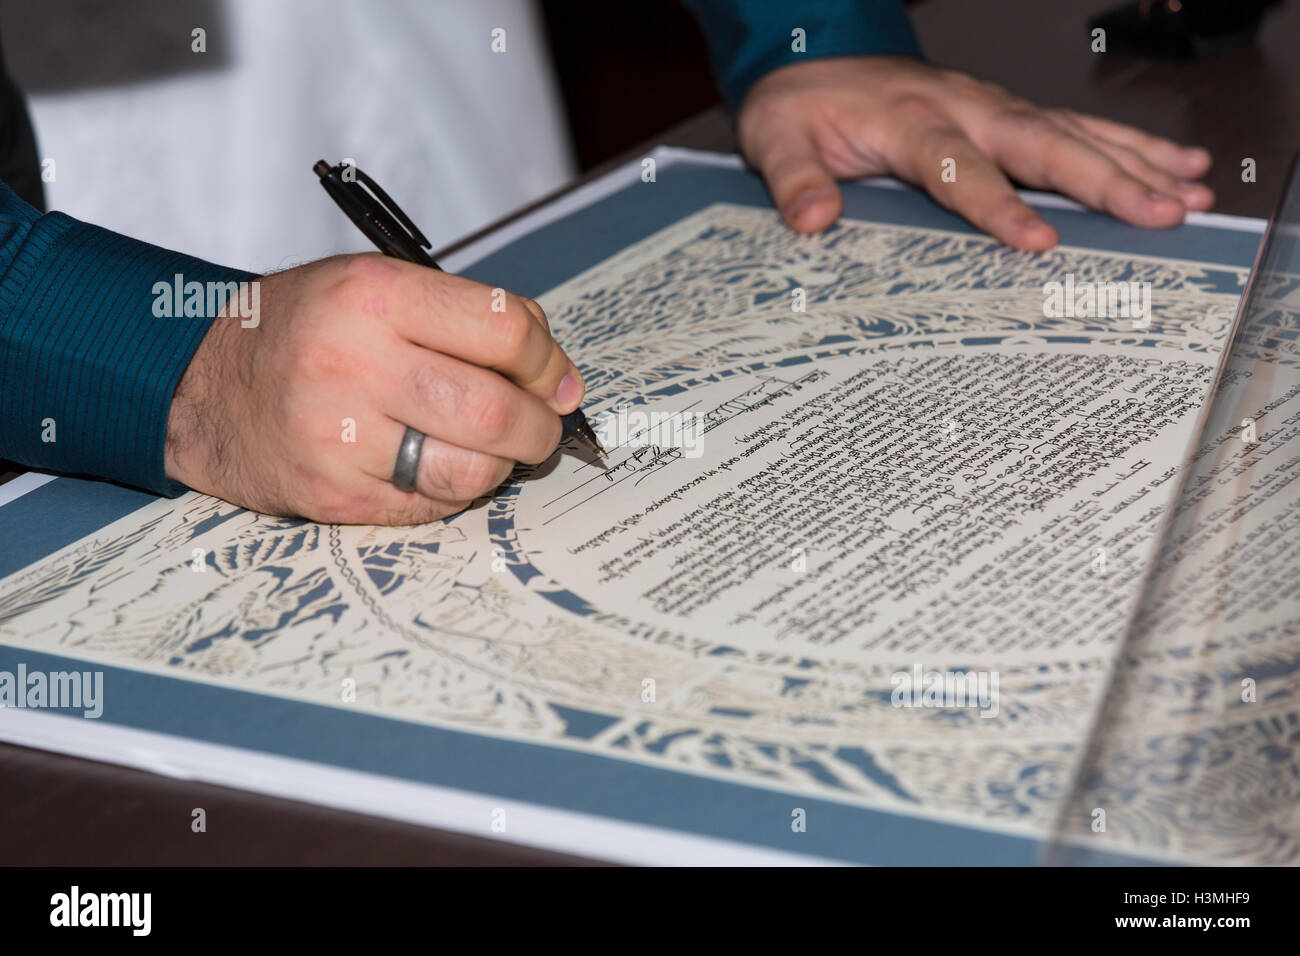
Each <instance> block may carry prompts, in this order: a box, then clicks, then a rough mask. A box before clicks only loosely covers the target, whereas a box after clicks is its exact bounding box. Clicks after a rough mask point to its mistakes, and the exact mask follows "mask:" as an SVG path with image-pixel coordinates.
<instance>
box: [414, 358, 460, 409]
mask: <svg viewBox="0 0 1300 956" xmlns="http://www.w3.org/2000/svg"><path fill="white" fill-rule="evenodd" d="M411 391H412V393H413V395H414V398H415V401H416V402H417V403H418V404H419V406H420V407H422V408H429V409H447V408H455V407H456V406H457V405H459V404H460V401H461V399H462V397H463V395H464V391H465V389H464V386H463V384H462V383H461V382H460V381H459V380H458V379H457V378H456V377H455V376H454V375H448V374H447V373H446V372H445V371H444V370H443V369H441V368H439V367H438V366H436V365H429V364H421V365H417V366H415V368H413V369H412V370H411Z"/></svg>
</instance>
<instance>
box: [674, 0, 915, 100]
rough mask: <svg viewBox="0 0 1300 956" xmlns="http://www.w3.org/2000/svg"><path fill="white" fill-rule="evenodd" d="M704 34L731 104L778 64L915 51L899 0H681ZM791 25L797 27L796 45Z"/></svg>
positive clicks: (725, 94) (719, 84)
mask: <svg viewBox="0 0 1300 956" xmlns="http://www.w3.org/2000/svg"><path fill="white" fill-rule="evenodd" d="M683 2H684V3H685V4H686V6H687V7H689V8H690V10H691V12H692V13H694V14H695V18H696V19H697V20H699V21H700V26H701V27H702V28H703V30H704V35H705V38H706V39H707V40H708V42H709V53H710V58H711V59H712V61H713V72H714V75H715V76H716V77H717V80H718V87H719V88H720V89H721V90H722V95H723V97H724V98H725V99H726V101H727V105H728V106H730V107H731V108H732V109H735V108H736V107H738V106H739V105H740V101H741V100H742V99H744V98H745V94H746V93H747V92H749V88H750V87H751V86H753V85H754V83H755V82H757V81H758V79H759V78H760V77H761V76H763V75H764V74H765V73H770V72H771V71H772V70H775V69H776V68H777V67H778V66H785V65H787V64H790V63H798V62H800V61H801V60H808V59H814V58H816V57H826V56H859V55H862V54H895V55H901V56H917V57H919V56H920V55H921V47H920V45H919V44H918V43H917V42H916V34H915V33H913V32H912V25H911V23H909V22H908V19H907V12H906V11H905V10H904V9H903V3H902V0H816V2H815V3H790V2H789V0H683ZM795 30H802V31H803V34H802V40H803V46H804V49H803V51H799V50H798V49H796V48H795V47H796V37H795V35H794V31H795Z"/></svg>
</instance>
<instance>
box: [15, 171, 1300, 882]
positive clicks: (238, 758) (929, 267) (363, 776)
mask: <svg viewBox="0 0 1300 956" xmlns="http://www.w3.org/2000/svg"><path fill="white" fill-rule="evenodd" d="M1038 201H1039V202H1040V203H1041V204H1042V205H1043V207H1044V208H1043V214H1044V215H1045V216H1046V217H1047V218H1048V219H1049V220H1050V221H1051V222H1052V223H1053V224H1054V225H1055V226H1056V227H1057V228H1058V230H1059V231H1060V234H1061V237H1062V244H1061V245H1060V246H1059V247H1058V248H1056V249H1054V250H1052V251H1050V252H1048V253H1043V254H1038V255H1030V254H1026V253H1021V252H1016V251H1013V250H1010V249H1007V248H1005V247H1002V246H1000V245H999V244H998V243H997V242H995V241H994V240H992V239H989V238H987V237H984V236H982V235H979V234H977V233H975V232H974V231H972V230H971V229H970V228H969V227H967V226H966V225H965V224H963V223H961V222H960V221H959V220H957V219H955V218H953V217H951V216H949V215H948V214H946V213H944V212H942V211H940V210H939V209H938V208H937V207H935V206H934V204H933V203H932V202H930V201H929V200H928V199H926V198H925V197H924V196H922V195H920V194H918V193H915V192H913V191H911V190H907V189H901V188H898V187H897V186H896V185H894V184H889V183H868V184H862V185H856V186H852V187H850V188H849V189H848V191H847V198H846V212H845V217H844V219H843V220H842V221H841V222H840V223H839V224H838V225H837V226H835V227H834V228H833V229H831V230H829V231H828V232H826V233H825V234H823V235H820V236H816V237H799V236H796V235H795V234H793V233H792V232H790V231H789V230H788V229H787V228H786V227H785V226H784V225H783V224H782V223H781V221H780V220H779V218H778V217H777V215H776V213H775V212H774V211H773V210H772V208H771V207H770V204H769V202H768V200H767V198H766V196H765V194H764V192H763V189H762V187H761V184H760V183H759V182H758V180H757V179H755V178H754V177H753V176H752V175H750V174H749V173H747V172H745V171H744V170H742V169H741V168H740V166H739V164H738V163H734V162H732V161H731V160H729V159H725V158H722V157H716V156H711V155H707V154H688V153H683V152H681V151H672V150H660V151H658V152H656V153H655V154H653V155H652V156H650V157H648V158H647V159H646V161H644V162H640V163H636V164H633V166H631V167H629V168H627V169H623V170H620V171H617V172H615V173H612V174H610V176H608V177H606V178H604V179H602V180H599V181H597V182H595V183H593V184H590V185H589V186H587V187H585V188H584V189H582V190H580V191H578V192H577V193H575V194H572V195H570V196H569V197H568V198H566V199H564V200H562V201H561V202H560V203H558V204H555V205H553V206H552V207H550V208H548V209H544V210H542V211H541V212H538V213H534V214H533V215H531V216H530V217H529V218H527V219H525V220H523V221H522V222H520V223H517V224H515V225H513V226H511V227H509V228H508V229H507V230H504V231H502V232H500V233H498V234H496V235H493V236H489V237H488V238H487V239H486V240H482V241H480V242H479V243H478V244H476V245H475V246H471V247H469V248H468V249H466V250H465V251H464V252H463V253H461V254H460V255H459V256H457V257H455V258H453V259H450V260H448V261H447V262H446V265H447V267H448V268H450V269H455V270H456V271H460V272H462V273H464V274H466V275H468V276H470V277H471V278H475V279H480V280H482V281H485V282H488V283H490V284H493V285H501V286H506V287H508V288H511V289H513V290H514V291H517V292H520V293H523V294H528V295H533V296H535V297H537V298H538V299H539V300H540V301H541V303H542V305H543V306H544V307H545V308H546V310H547V313H548V314H549V316H550V319H551V324H552V327H553V329H554V330H555V333H556V335H557V337H558V338H559V340H560V342H561V344H562V345H563V346H564V347H565V349H566V350H567V351H568V352H569V354H570V355H572V356H573V357H574V358H575V360H576V361H578V362H579V363H580V365H581V366H582V368H583V372H584V375H585V376H586V380H587V382H588V385H589V395H588V400H587V405H586V409H587V413H588V416H589V418H590V419H591V420H592V422H593V425H594V426H595V427H596V428H597V430H598V431H599V432H600V434H601V436H602V438H603V439H604V443H605V445H606V447H608V448H610V450H611V453H610V457H609V459H608V461H607V462H605V463H604V465H602V464H600V463H598V462H596V461H594V460H593V459H592V458H591V457H590V456H589V455H588V454H587V453H585V452H584V451H583V450H582V449H580V448H576V447H574V448H561V449H560V451H559V452H557V453H556V455H554V456H553V457H552V458H551V459H550V460H549V461H547V462H545V463H544V464H543V465H541V466H537V467H527V468H524V467H521V468H519V469H517V470H516V473H515V474H514V475H513V476H512V477H511V479H510V480H509V481H508V482H507V483H506V484H505V485H504V486H503V487H501V488H500V489H499V490H498V493H497V494H496V495H495V496H494V497H492V498H490V499H485V500H483V501H481V502H477V503H476V504H475V505H474V506H473V507H472V508H470V509H469V510H467V511H466V512H463V513H461V514H459V515H456V516H454V517H452V518H448V519H447V520H445V521H441V522H437V523H434V524H430V525H426V526H422V527H412V528H396V529H390V528H373V527H348V526H326V525H318V524H312V523H308V522H303V521H298V520H287V519H283V518H271V517H266V516H262V515H258V514H254V513H250V512H248V511H244V510H242V509H240V508H236V507H233V506H231V505H228V504H225V503H223V502H221V501H218V500H215V499H213V498H209V497H205V496H202V495H197V494H189V495H186V496H184V497H182V498H179V499H177V500H161V499H153V498H151V497H149V496H146V495H142V494H138V493H135V492H131V491H127V490H124V489H119V488H115V487H113V486H110V485H105V484H103V483H95V482H87V481H79V480H73V479H67V478H58V479H54V480H46V479H45V477H44V476H40V477H38V476H31V475H29V476H24V477H23V478H20V479H19V480H18V481H17V482H14V483H12V484H11V486H7V487H0V495H3V497H0V500H6V499H8V500H7V503H6V504H4V506H3V507H0V536H2V537H3V548H2V549H0V552H2V553H0V693H3V691H4V687H5V686H8V687H9V689H10V691H9V696H8V697H7V698H5V699H4V700H3V701H0V702H3V703H5V704H6V705H7V706H6V709H4V710H0V737H2V738H4V739H7V740H11V741H16V742H21V743H26V744H29V745H35V746H42V747H48V748H51V749H56V750H62V751H66V752H70V753H75V754H82V755H86V756H91V757H96V758H98V759H108V760H114V761H119V762H123V763H129V764H133V765H137V766H144V767H147V768H150V769H154V770H158V771H160V772H165V773H179V774H184V775H189V776H194V777H198V778H202V779H207V780H213V781H217V782H220V783H225V784H230V785H234V786H241V787H247V788H250V789H255V790H260V791H264V792H269V793H276V794H283V795H287V796H293V797H297V798H300V799H307V800H318V801H322V802H325V803H330V804H333V805H337V806H343V807H347V808H351V809H356V810H361V811H365V812H371V813H377V814H384V815H388V816H392V817H397V818H401V819H408V820H415V821H418V822H422V823H427V824H430V825H437V826H443V827H450V828H454V829H458V830H462V831H465V832H469V833H476V834H481V835H484V836H488V837H495V838H500V839H504V840H514V841H519V842H523V843H528V844H532V845H538V846H547V847H551V848H555V849H561V850H568V851H572V852H576V853H582V854H588V855H593V856H599V857H606V858H611V859H616V860H628V861H639V862H657V863H671V862H719V863H725V862H772V861H799V860H808V861H815V860H822V861H826V860H830V861H847V862H863V863H884V864H890V863H998V864H1023V863H1034V862H1037V861H1042V860H1048V861H1052V860H1057V861H1062V860H1063V861H1067V862H1075V861H1078V862H1098V863H1101V862H1117V861H1132V860H1146V861H1157V862H1213V863H1287V862H1290V863H1294V862H1297V861H1298V860H1300V809H1297V807H1298V806H1300V804H1298V802H1297V793H1298V791H1300V767H1298V763H1300V761H1298V759H1297V739H1298V736H1300V707H1298V706H1297V700H1296V692H1297V674H1298V673H1300V650H1298V645H1300V638H1298V637H1297V627H1298V626H1300V620H1298V619H1300V611H1298V610H1297V608H1298V607H1300V575H1297V573H1296V571H1295V568H1296V566H1297V562H1298V559H1300V554H1297V551H1300V534H1297V530H1298V529H1300V508H1297V507H1295V502H1296V495H1295V490H1296V485H1294V484H1290V483H1291V482H1292V481H1293V480H1294V479H1295V478H1296V477H1297V475H1300V437H1298V436H1300V385H1291V384H1289V383H1290V382H1291V381H1294V380H1295V378H1296V375H1295V366H1296V351H1295V348H1296V327H1297V323H1296V321H1295V319H1296V315H1295V312H1296V309H1297V307H1300V300H1298V299H1297V297H1296V294H1295V288H1296V286H1295V285H1294V284H1291V285H1288V284H1287V282H1288V281H1289V280H1288V279H1287V277H1286V276H1285V275H1283V274H1281V272H1280V271H1278V270H1275V274H1272V275H1270V276H1266V277H1261V276H1260V275H1257V276H1256V280H1255V285H1256V286H1257V288H1256V289H1255V292H1254V293H1253V294H1254V295H1256V296H1257V297H1258V298H1259V299H1260V301H1261V302H1263V301H1265V300H1267V302H1268V303H1271V311H1270V312H1269V313H1268V314H1270V315H1272V316H1273V319H1272V320H1271V328H1272V329H1273V330H1274V332H1275V333H1276V334H1272V333H1270V332H1267V331H1266V332H1263V333H1260V334H1258V335H1256V336H1255V337H1254V338H1253V339H1251V340H1250V341H1249V342H1244V344H1243V346H1242V349H1241V350H1240V352H1239V353H1238V354H1235V355H1234V360H1233V361H1232V362H1225V361H1224V355H1225V349H1226V348H1227V346H1228V345H1229V342H1230V340H1231V337H1232V332H1233V330H1234V327H1235V328H1236V329H1237V330H1238V337H1239V338H1240V337H1241V324H1242V320H1241V319H1240V318H1238V315H1239V310H1238V305H1239V302H1240V301H1241V299H1242V296H1243V292H1244V291H1245V290H1246V286H1247V277H1248V276H1249V275H1250V272H1251V265H1252V262H1253V261H1254V260H1255V257H1256V252H1257V250H1258V248H1259V246H1260V240H1261V233H1262V231H1263V224H1262V223H1258V222H1253V221H1244V220H1234V219H1230V218H1228V217H1212V216H1207V217H1194V219H1193V221H1192V222H1191V223H1189V224H1187V225H1185V226H1183V227H1180V228H1178V229H1175V230H1170V231H1166V232H1147V231H1142V230H1138V229H1135V228H1132V227H1128V226H1125V225H1122V224H1120V223H1118V222H1115V221H1112V220H1109V219H1106V218H1105V217H1102V216H1099V215H1094V214H1091V213H1087V212H1084V211H1081V210H1079V209H1078V208H1077V207H1072V206H1070V205H1069V204H1066V203H1064V202H1061V201H1053V200H1047V199H1041V200H1038ZM1279 241H1280V240H1279ZM1291 241H1292V243H1293V242H1294V238H1292V240H1291ZM1292 271H1294V270H1292ZM1265 286H1266V287H1267V288H1265ZM1288 297H1289V298H1288ZM1266 311H1267V310H1266ZM1234 323H1236V325H1235V326H1234ZM1216 388H1217V389H1219V390H1220V391H1222V390H1224V389H1227V390H1228V391H1230V392H1231V391H1232V390H1233V389H1236V391H1235V392H1233V397H1234V399H1235V401H1234V402H1233V403H1230V404H1228V405H1224V406H1222V407H1223V408H1224V409H1226V411H1224V412H1223V413H1222V414H1219V415H1218V416H1217V418H1216V416H1215V415H1214V414H1211V413H1210V412H1208V411H1207V408H1209V407H1210V405H1209V402H1208V399H1209V398H1210V396H1211V395H1212V394H1213V393H1214V390H1215V389H1216ZM1213 407H1214V408H1220V407H1221V406H1220V405H1219V404H1217V403H1216V404H1215V405H1214V406H1213ZM1228 416H1230V417H1228ZM341 427H342V423H341ZM234 453H235V454H238V450H237V449H236V450H235V451H234ZM1297 484H1300V483H1297ZM1175 503H1177V506H1175ZM1284 505H1285V506H1284ZM74 671H75V672H85V673H101V674H102V675H103V676H102V690H101V691H100V693H99V695H98V698H99V699H97V700H96V701H94V702H93V707H91V706H88V705H87V702H86V701H81V702H80V703H81V705H82V706H80V707H77V706H70V704H75V703H76V702H70V701H68V700H66V699H64V700H58V699H55V698H56V697H57V691H56V688H57V687H58V686H59V680H58V678H57V675H58V674H59V673H67V672H74ZM5 674H8V675H10V676H9V681H8V684H7V685H6V684H4V683H3V681H4V680H5V678H4V675H5ZM34 675H35V676H34ZM38 678H39V679H38ZM38 685H41V686H44V687H45V695H46V696H45V698H44V699H41V700H37V699H35V698H34V696H33V691H32V688H33V687H34V686H38ZM65 686H66V685H65ZM86 686H91V685H90V684H87V685H86ZM96 710H97V711H98V715H97V716H94V715H93V714H94V712H95V711H96ZM87 713H89V714H91V715H92V716H90V717H89V718H88V717H87V716H85V714H87Z"/></svg>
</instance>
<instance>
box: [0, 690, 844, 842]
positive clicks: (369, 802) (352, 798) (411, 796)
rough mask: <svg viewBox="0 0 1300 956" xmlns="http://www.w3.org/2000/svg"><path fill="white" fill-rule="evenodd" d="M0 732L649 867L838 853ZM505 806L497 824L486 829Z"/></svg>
mask: <svg viewBox="0 0 1300 956" xmlns="http://www.w3.org/2000/svg"><path fill="white" fill-rule="evenodd" d="M0 740H3V741H5V742H8V743H12V744H18V745H20V746H23V747H33V748H36V749H38V750H52V751H55V752H56V753H62V754H67V755H69V756H72V757H79V758H81V759H84V760H98V761H101V762H106V763H113V764H120V765H125V766H128V767H134V768H136V769H139V770H144V771H147V772H149V773H156V774H162V775H163V776H167V777H174V778H177V779H181V780H197V781H201V782H203V783H211V784H216V785H218V786H222V787H233V788H235V789H238V790H251V791H254V792H256V793H263V794H267V795H269V796H272V797H282V798H285V799H289V800H297V801H300V802H303V803H314V804H323V805H325V806H329V807H334V808H336V809H339V810H346V811H348V812H350V813H364V814H370V815H371V816H377V817H386V818H388V819H393V820H400V821H403V822H406V823H414V824H418V825H420V826H428V827H436V828H439V829H444V830H454V831H456V832H457V833H465V834H468V835H469V836H477V837H487V838H489V839H495V840H500V841H502V842H508V843H516V844H523V845H525V846H531V847H537V848H539V849H543V850H552V851H555V852H559V853H569V854H576V855H579V856H586V857H589V858H591V859H597V860H610V861H613V862H618V863H631V864H642V865H649V866H815V865H840V861H837V860H827V859H822V858H818V857H813V856H804V855H801V854H794V853H786V852H784V851H781V850H772V849H764V848H759V847H753V846H749V845H745V844H741V843H736V842H732V841H730V840H719V839H715V838H713V837H706V836H699V835H696V834H689V833H685V832H679V831H673V830H665V829H661V828H658V827H650V826H644V825H642V824H636V823H628V822H624V821H619V820H613V819H609V818H605V817H596V816H592V815H589V814H584V813H575V812H572V811H568V810H556V809H553V808H551V807H544V806H539V805H537V804H533V803H524V802H521V801H517V800H508V799H502V798H497V797H493V796H490V795H487V794H477V793H472V792H470V791H467V790H455V789H451V788H449V787H440V786H435V785H433V784H423V783H412V782H409V781H405V780H399V779H397V778H394V777H385V776H380V775H378V774H371V773H363V772H361V771H357V770H345V769H340V768H338V767H333V766H329V765H327V764H319V763H314V762H310V761H305V760H297V759H294V758H291V757H282V756H278V755H269V754H264V753H261V752H258V751H254V750H245V749H242V748H237V747H227V746H223V745H221V744H212V743H205V742H202V741H197V740H192V739H190V738H181V737H173V736H170V735H168V734H159V733H154V732H153V731H145V730H136V729H134V728H129V727H120V726H117V725H115V724H110V723H102V722H101V721H99V720H87V719H85V718H78V717H68V716H59V715H56V714H49V713H40V712H37V711H31V710H15V709H12V708H3V709H0ZM497 809H501V810H504V811H505V818H504V821H505V827H506V829H505V832H503V833H500V834H497V833H494V832H493V831H492V828H491V825H492V820H493V813H494V811H496V810H497Z"/></svg>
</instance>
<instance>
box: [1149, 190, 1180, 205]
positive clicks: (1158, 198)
mask: <svg viewBox="0 0 1300 956" xmlns="http://www.w3.org/2000/svg"><path fill="white" fill-rule="evenodd" d="M1147 198H1149V199H1150V200H1151V201H1152V202H1165V201H1172V202H1178V197H1177V196H1170V195H1169V194H1168V193H1162V192H1160V191H1159V190H1158V189H1152V190H1151V191H1149V192H1148V193H1147Z"/></svg>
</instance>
